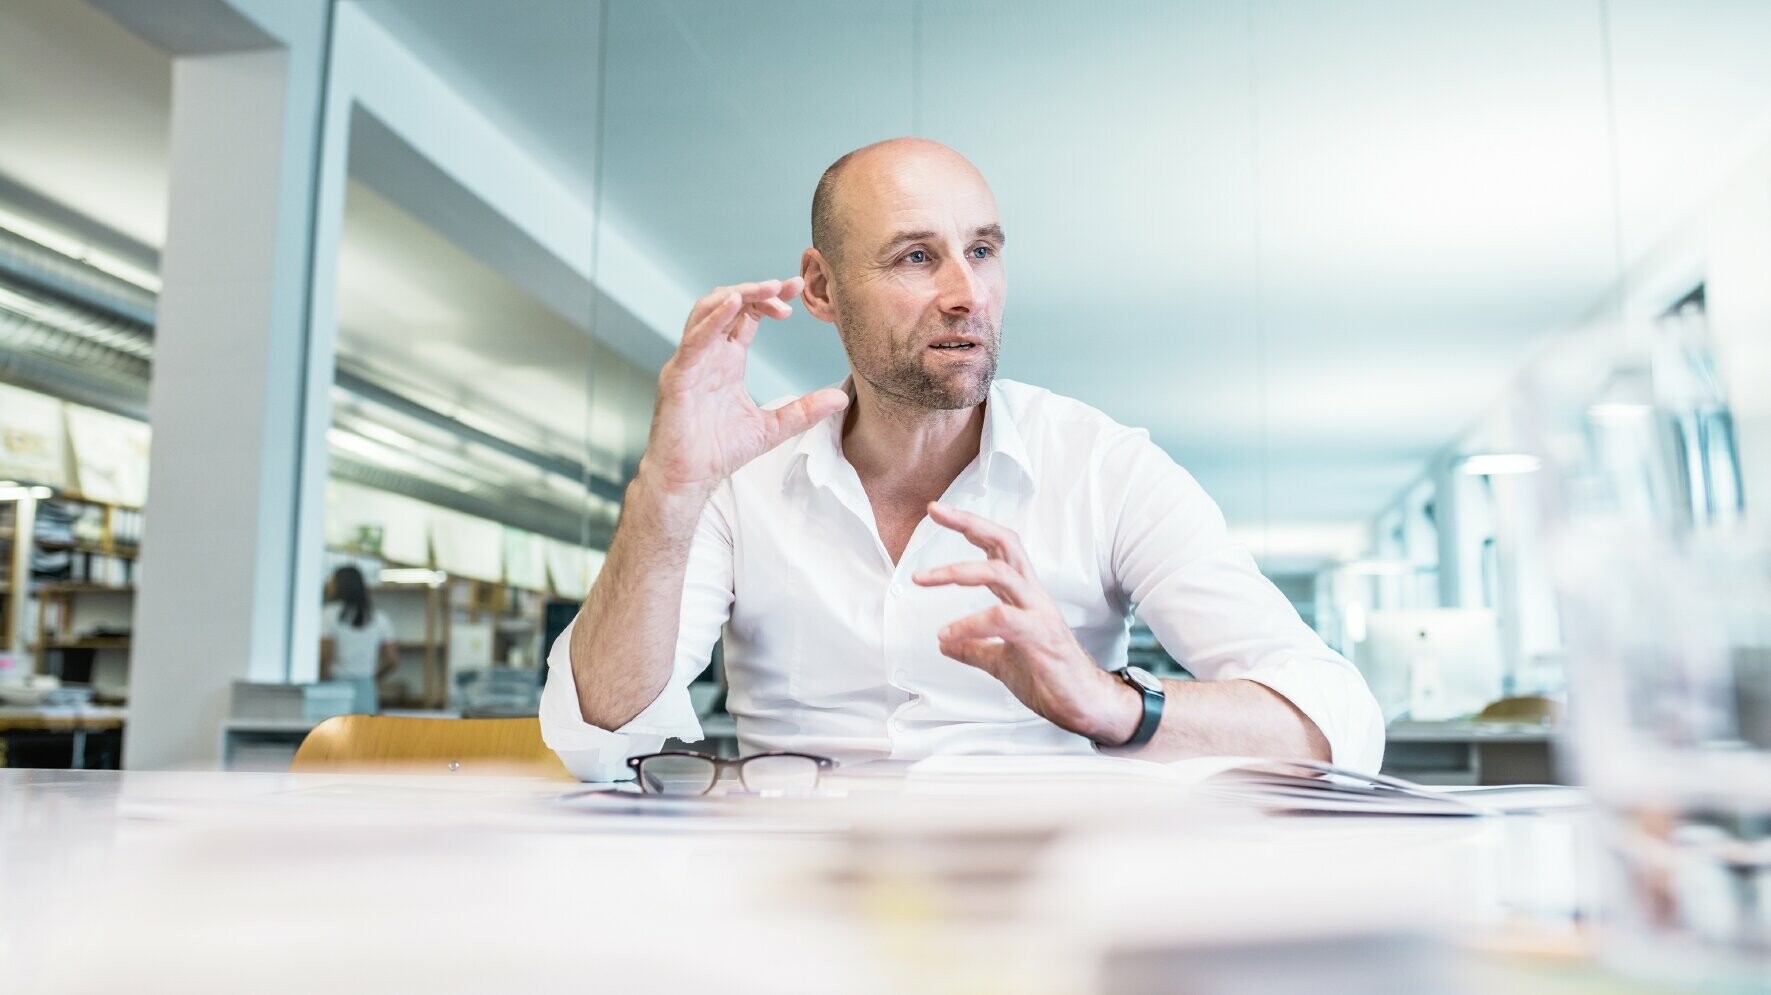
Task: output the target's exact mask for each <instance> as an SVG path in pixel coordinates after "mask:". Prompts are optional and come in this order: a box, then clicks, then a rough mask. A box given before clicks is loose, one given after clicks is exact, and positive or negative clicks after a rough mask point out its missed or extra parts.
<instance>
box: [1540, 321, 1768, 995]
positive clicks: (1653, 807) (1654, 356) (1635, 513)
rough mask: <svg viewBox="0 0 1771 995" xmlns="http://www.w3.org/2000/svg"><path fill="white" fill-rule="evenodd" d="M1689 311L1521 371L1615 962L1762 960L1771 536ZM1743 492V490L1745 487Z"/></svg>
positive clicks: (1751, 971)
mask: <svg viewBox="0 0 1771 995" xmlns="http://www.w3.org/2000/svg"><path fill="white" fill-rule="evenodd" d="M1723 383H1724V380H1723V378H1722V377H1721V376H1720V375H1719V373H1718V369H1717V359H1716V356H1715V354H1714V351H1713V350H1712V348H1711V345H1710V338H1709V335H1708V331H1707V328H1706V325H1705V322H1704V321H1703V318H1702V313H1701V311H1681V312H1679V313H1677V314H1674V315H1669V316H1667V317H1664V318H1662V319H1661V320H1660V321H1659V322H1658V323H1656V324H1655V325H1654V327H1652V328H1651V329H1635V328H1631V329H1628V330H1626V331H1624V332H1619V331H1617V330H1616V329H1612V330H1609V332H1608V333H1606V334H1603V335H1595V336H1593V337H1591V338H1590V339H1584V340H1581V341H1579V342H1577V343H1573V344H1571V345H1570V346H1569V347H1568V348H1567V349H1566V350H1564V351H1563V353H1562V354H1560V355H1558V356H1556V357H1554V361H1552V362H1546V363H1545V364H1543V367H1542V369H1540V370H1538V371H1536V372H1535V373H1534V376H1533V378H1532V383H1531V396H1530V403H1529V415H1528V421H1529V423H1530V424H1529V426H1528V429H1529V431H1531V433H1532V435H1533V436H1534V437H1535V438H1536V439H1537V441H1538V442H1539V443H1540V445H1541V448H1542V452H1543V456H1544V468H1545V473H1544V474H1543V475H1542V480H1541V481H1540V486H1539V493H1540V495H1541V497H1542V505H1543V522H1544V528H1545V535H1544V539H1545V541H1546V543H1547V548H1548V551H1549V553H1550V556H1551V559H1552V564H1553V569H1554V572H1555V579H1556V585H1557V591H1558V596H1559V599H1560V604H1561V616H1562V622H1563V626H1564V634H1565V638H1566V642H1567V648H1568V651H1569V656H1570V662H1571V668H1572V669H1571V673H1570V695H1569V718H1570V732H1571V737H1572V739H1571V743H1572V747H1573V756H1572V757H1571V760H1572V761H1573V765H1574V769H1575V774H1576V777H1577V778H1578V779H1579V780H1580V781H1581V782H1582V783H1584V784H1586V785H1588V786H1590V787H1591V789H1592V793H1593V796H1594V799H1595V801H1597V802H1598V804H1599V806H1600V808H1601V811H1602V816H1603V820H1604V833H1603V838H1604V841H1605V853H1604V854H1603V858H1602V859H1604V861H1605V868H1604V875H1605V879H1606V883H1607V885H1608V890H1607V899H1606V903H1605V909H1604V922H1605V929H1604V931H1603V933H1602V934H1601V945H1602V948H1603V950H1604V952H1605V955H1606V956H1607V957H1608V958H1609V959H1611V961H1612V962H1613V963H1615V964H1617V965H1618V966H1620V967H1624V968H1626V969H1627V970H1629V971H1631V972H1632V973H1639V974H1642V975H1645V976H1650V977H1660V978H1671V977H1677V978H1679V979H1681V981H1682V983H1684V984H1692V985H1705V986H1714V987H1715V988H1716V990H1733V988H1732V986H1733V985H1736V984H1738V985H1742V986H1744V987H1745V989H1748V990H1763V989H1762V988H1755V987H1754V986H1756V985H1763V984H1764V982H1765V979H1766V978H1771V839H1768V835H1771V834H1768V829H1771V542H1768V541H1767V533H1766V526H1767V524H1768V522H1767V520H1766V515H1765V512H1764V510H1763V509H1762V508H1756V509H1755V507H1754V506H1752V505H1749V503H1748V502H1749V501H1750V500H1751V499H1752V498H1753V497H1754V496H1753V495H1748V494H1745V493H1744V492H1743V488H1742V484H1741V481H1742V479H1743V478H1746V479H1753V478H1752V477H1751V474H1750V473H1747V472H1745V470H1748V469H1751V468H1743V467H1742V465H1741V461H1740V451H1741V450H1740V447H1739V446H1738V444H1737V440H1736V439H1735V431H1734V419H1733V417H1732V414H1731V411H1730V407H1729V403H1728V397H1727V395H1726V391H1725V390H1724V388H1723ZM1757 497H1758V499H1759V501H1760V502H1761V503H1762V502H1763V501H1764V496H1763V495H1759V496H1757Z"/></svg>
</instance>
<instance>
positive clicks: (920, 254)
mask: <svg viewBox="0 0 1771 995" xmlns="http://www.w3.org/2000/svg"><path fill="white" fill-rule="evenodd" d="M904 261H905V262H907V263H926V262H928V261H929V254H928V253H926V252H924V251H922V250H921V249H917V250H915V251H913V252H911V253H909V254H907V255H905V257H904Z"/></svg>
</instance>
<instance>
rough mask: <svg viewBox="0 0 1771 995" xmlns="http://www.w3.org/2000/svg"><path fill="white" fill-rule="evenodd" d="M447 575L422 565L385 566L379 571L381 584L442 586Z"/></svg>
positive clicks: (447, 577)
mask: <svg viewBox="0 0 1771 995" xmlns="http://www.w3.org/2000/svg"><path fill="white" fill-rule="evenodd" d="M448 579H449V575H448V574H446V573H444V572H443V571H441V570H427V569H425V568H424V567H386V568H383V569H382V571H381V583H383V584H422V585H424V586H425V587H442V586H443V581H446V580H448Z"/></svg>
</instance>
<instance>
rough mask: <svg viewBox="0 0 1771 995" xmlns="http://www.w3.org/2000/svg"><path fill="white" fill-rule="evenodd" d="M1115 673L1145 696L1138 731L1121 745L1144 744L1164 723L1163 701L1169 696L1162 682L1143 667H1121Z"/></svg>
mask: <svg viewBox="0 0 1771 995" xmlns="http://www.w3.org/2000/svg"><path fill="white" fill-rule="evenodd" d="M1115 673H1117V674H1118V675H1119V679H1120V680H1122V681H1124V682H1125V683H1127V684H1130V685H1131V686H1132V690H1134V691H1136V692H1138V694H1140V695H1142V696H1143V698H1144V718H1143V719H1142V720H1141V721H1140V722H1138V731H1137V732H1134V733H1132V734H1131V738H1130V739H1128V740H1126V741H1125V742H1123V743H1121V744H1119V746H1120V747H1121V748H1124V747H1131V746H1143V745H1144V744H1145V743H1148V742H1149V741H1150V738H1151V737H1152V736H1155V735H1156V727H1157V726H1159V725H1161V724H1162V703H1163V701H1164V700H1165V699H1166V697H1167V696H1166V695H1165V694H1164V693H1163V691H1162V682H1161V681H1160V680H1157V679H1156V675H1155V674H1152V673H1150V672H1149V671H1148V670H1145V669H1144V668H1142V667H1130V666H1127V667H1121V668H1120V669H1119V670H1117V671H1115Z"/></svg>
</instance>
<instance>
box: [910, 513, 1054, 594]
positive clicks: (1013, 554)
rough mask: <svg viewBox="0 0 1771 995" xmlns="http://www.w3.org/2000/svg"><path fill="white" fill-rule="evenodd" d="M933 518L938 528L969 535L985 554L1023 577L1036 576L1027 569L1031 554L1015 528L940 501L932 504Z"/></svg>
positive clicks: (971, 541)
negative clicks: (1023, 546) (1015, 531)
mask: <svg viewBox="0 0 1771 995" xmlns="http://www.w3.org/2000/svg"><path fill="white" fill-rule="evenodd" d="M929 517H930V518H932V519H934V520H935V523H936V524H937V525H944V526H946V527H947V528H950V529H952V530H953V531H955V532H958V533H959V534H960V535H962V536H965V538H966V541H967V542H969V543H971V544H972V545H974V546H976V547H978V548H979V549H981V550H983V551H984V555H986V556H988V557H990V558H991V559H992V560H1001V561H1002V562H1004V563H1007V564H1008V565H1009V566H1010V567H1012V568H1013V569H1014V570H1015V571H1016V572H1017V573H1020V574H1022V575H1023V576H1031V575H1032V571H1031V570H1029V569H1028V567H1027V554H1026V552H1025V551H1024V550H1022V549H1021V539H1020V537H1019V536H1017V535H1015V533H1014V531H1013V530H1012V529H1008V528H1004V527H1003V526H1001V525H998V524H996V523H995V522H992V521H991V520H990V519H988V518H984V517H982V516H979V515H974V514H972V513H971V512H969V511H960V510H959V509H958V508H954V507H951V506H949V505H945V504H942V503H941V502H939V501H931V502H930V503H929Z"/></svg>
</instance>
